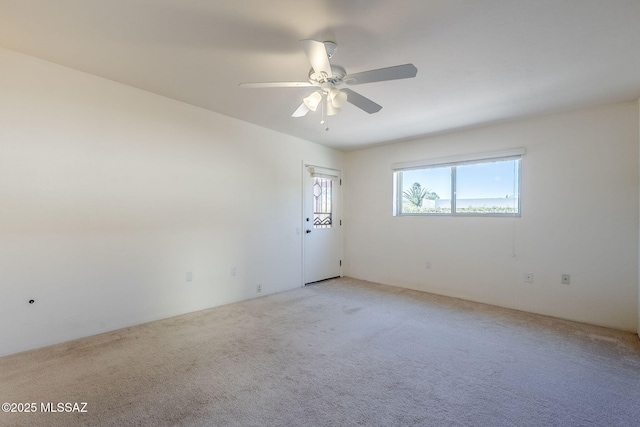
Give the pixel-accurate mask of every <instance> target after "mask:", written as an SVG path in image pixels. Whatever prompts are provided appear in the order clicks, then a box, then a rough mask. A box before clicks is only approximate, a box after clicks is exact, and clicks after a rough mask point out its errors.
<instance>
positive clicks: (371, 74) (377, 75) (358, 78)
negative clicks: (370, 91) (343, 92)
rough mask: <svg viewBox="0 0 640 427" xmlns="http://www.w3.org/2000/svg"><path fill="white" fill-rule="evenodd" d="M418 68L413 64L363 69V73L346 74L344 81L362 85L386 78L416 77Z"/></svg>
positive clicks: (349, 83)
mask: <svg viewBox="0 0 640 427" xmlns="http://www.w3.org/2000/svg"><path fill="white" fill-rule="evenodd" d="M417 73H418V69H417V68H416V67H415V65H413V64H404V65H396V66H395V67H387V68H379V69H377V70H369V71H363V72H361V73H355V74H349V75H348V76H345V78H344V82H345V83H346V84H348V85H361V84H364V83H373V82H382V81H385V80H399V79H409V78H411V77H415V76H416V74H417Z"/></svg>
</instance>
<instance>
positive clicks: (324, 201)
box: [313, 177, 332, 228]
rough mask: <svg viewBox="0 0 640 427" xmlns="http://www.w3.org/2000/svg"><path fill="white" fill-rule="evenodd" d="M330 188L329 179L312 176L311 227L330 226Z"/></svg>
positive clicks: (330, 182)
mask: <svg viewBox="0 0 640 427" xmlns="http://www.w3.org/2000/svg"><path fill="white" fill-rule="evenodd" d="M331 190H332V181H331V179H328V178H318V177H315V178H313V228H331V224H332V218H331V216H332V215H331Z"/></svg>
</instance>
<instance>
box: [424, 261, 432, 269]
mask: <svg viewBox="0 0 640 427" xmlns="http://www.w3.org/2000/svg"><path fill="white" fill-rule="evenodd" d="M424 268H426V269H427V270H431V261H425V262H424Z"/></svg>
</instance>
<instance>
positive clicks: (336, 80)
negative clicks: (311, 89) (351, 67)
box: [309, 64, 347, 86]
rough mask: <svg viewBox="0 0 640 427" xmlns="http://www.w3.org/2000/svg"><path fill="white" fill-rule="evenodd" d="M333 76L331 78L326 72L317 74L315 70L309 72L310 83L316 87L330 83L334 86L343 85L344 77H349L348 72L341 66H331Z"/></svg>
mask: <svg viewBox="0 0 640 427" xmlns="http://www.w3.org/2000/svg"><path fill="white" fill-rule="evenodd" d="M331 74H332V76H331V77H329V76H327V75H326V73H324V72H322V71H321V72H319V73H316V72H315V71H313V68H312V69H310V70H309V82H310V83H313V84H314V85H318V86H321V85H322V84H323V83H330V84H331V85H332V86H338V85H340V84H342V81H343V80H344V77H345V76H346V75H347V71H346V70H345V69H344V68H342V67H341V66H339V65H334V64H331Z"/></svg>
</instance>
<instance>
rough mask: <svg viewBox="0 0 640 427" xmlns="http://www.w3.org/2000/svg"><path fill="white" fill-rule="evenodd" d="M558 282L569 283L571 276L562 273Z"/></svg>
mask: <svg viewBox="0 0 640 427" xmlns="http://www.w3.org/2000/svg"><path fill="white" fill-rule="evenodd" d="M560 283H562V284H563V285H570V284H571V276H570V275H568V274H563V275H562V276H560Z"/></svg>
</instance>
